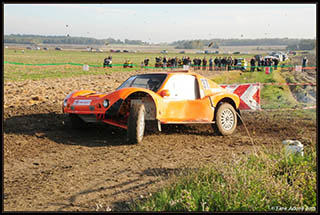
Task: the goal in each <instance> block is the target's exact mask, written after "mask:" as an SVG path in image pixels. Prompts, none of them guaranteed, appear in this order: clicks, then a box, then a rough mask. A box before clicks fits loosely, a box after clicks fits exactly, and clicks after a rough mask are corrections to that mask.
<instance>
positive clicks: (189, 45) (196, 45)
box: [175, 40, 203, 49]
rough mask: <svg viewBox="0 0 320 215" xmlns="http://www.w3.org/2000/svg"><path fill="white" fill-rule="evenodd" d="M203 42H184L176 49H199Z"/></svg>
mask: <svg viewBox="0 0 320 215" xmlns="http://www.w3.org/2000/svg"><path fill="white" fill-rule="evenodd" d="M202 47H203V42H202V41H200V40H192V41H185V42H184V43H182V44H179V45H177V46H176V47H175V48H176V49H201V48H202Z"/></svg>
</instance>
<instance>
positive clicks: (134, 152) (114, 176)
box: [3, 71, 316, 211]
mask: <svg viewBox="0 0 320 215" xmlns="http://www.w3.org/2000/svg"><path fill="white" fill-rule="evenodd" d="M140 72H141V71H138V72H128V73H119V72H118V73H113V74H111V75H107V74H106V75H101V76H84V77H77V78H72V79H71V78H70V79H68V78H67V79H57V80H41V81H23V82H6V83H5V84H4V116H3V132H4V137H3V139H4V148H3V150H4V182H3V183H4V184H3V185H4V187H3V188H4V210H5V211H110V210H112V211H128V210H129V207H128V204H129V203H130V202H131V201H134V200H137V199H141V198H145V197H147V196H148V195H150V193H152V192H155V191H156V190H158V189H159V188H161V187H163V186H164V185H166V184H168V183H169V182H170V180H173V179H174V178H175V177H174V176H175V175H179V174H183V173H184V172H185V171H186V170H193V169H196V168H198V167H200V166H202V165H206V164H210V163H214V162H216V161H217V160H219V159H221V160H230V159H236V158H237V157H239V156H245V155H246V154H248V153H250V152H252V151H253V145H252V144H253V143H254V145H255V147H257V148H259V147H261V146H265V147H267V148H268V147H279V150H280V148H281V147H282V145H281V142H282V141H283V140H285V139H297V140H300V141H301V142H302V143H303V144H304V145H305V146H306V147H308V145H309V144H310V143H311V142H313V143H315V142H316V121H315V119H311V118H309V117H297V116H296V115H295V114H294V112H281V111H280V112H264V111H262V112H243V113H242V116H243V119H244V122H245V125H246V126H247V128H248V131H249V132H250V135H251V137H252V138H253V140H254V142H253V143H252V141H251V139H250V138H249V136H248V134H247V132H246V129H245V127H244V125H239V127H238V128H237V130H236V133H235V134H234V135H232V136H228V137H223V136H219V135H218V134H216V133H215V132H214V131H213V130H212V128H211V126H209V125H197V126H191V125H190V126H183V125H180V126H174V125H171V126H166V127H164V128H163V132H161V133H149V134H148V135H147V136H146V137H145V139H144V141H143V143H142V144H139V145H129V144H127V143H126V141H125V136H126V132H125V130H122V129H119V128H116V127H112V126H107V125H95V126H92V127H90V128H89V129H88V130H85V131H83V130H74V129H71V127H70V124H69V122H68V118H67V116H65V115H63V114H62V111H61V102H62V101H63V99H64V97H65V96H66V95H67V94H68V93H69V92H71V91H73V90H76V89H93V90H97V91H101V92H106V91H111V90H113V89H115V88H116V87H117V86H119V85H120V83H121V82H123V81H124V80H125V79H126V78H128V77H129V76H130V75H132V74H136V73H140ZM205 75H208V74H205Z"/></svg>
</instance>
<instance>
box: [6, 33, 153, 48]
mask: <svg viewBox="0 0 320 215" xmlns="http://www.w3.org/2000/svg"><path fill="white" fill-rule="evenodd" d="M3 42H4V43H17V44H30V45H36V44H78V45H108V44H135V45H147V44H148V43H146V42H143V41H141V40H129V39H125V40H124V41H121V40H119V39H113V38H107V39H95V38H90V37H70V36H41V35H26V34H10V35H4V41H3Z"/></svg>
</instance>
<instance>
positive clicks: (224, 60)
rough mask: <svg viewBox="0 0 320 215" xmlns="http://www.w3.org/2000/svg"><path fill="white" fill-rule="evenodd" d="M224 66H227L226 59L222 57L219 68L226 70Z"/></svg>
mask: <svg viewBox="0 0 320 215" xmlns="http://www.w3.org/2000/svg"><path fill="white" fill-rule="evenodd" d="M226 64H227V60H226V57H223V58H222V60H221V66H222V69H223V70H226Z"/></svg>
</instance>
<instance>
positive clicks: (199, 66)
mask: <svg viewBox="0 0 320 215" xmlns="http://www.w3.org/2000/svg"><path fill="white" fill-rule="evenodd" d="M197 65H198V69H201V59H200V58H198V59H197Z"/></svg>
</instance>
